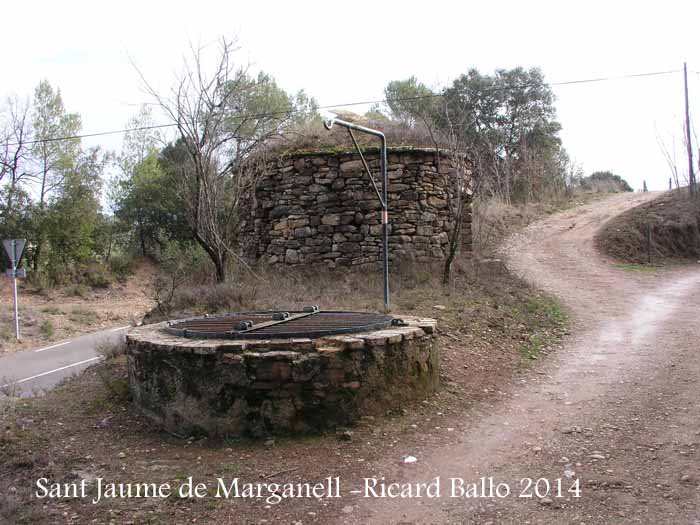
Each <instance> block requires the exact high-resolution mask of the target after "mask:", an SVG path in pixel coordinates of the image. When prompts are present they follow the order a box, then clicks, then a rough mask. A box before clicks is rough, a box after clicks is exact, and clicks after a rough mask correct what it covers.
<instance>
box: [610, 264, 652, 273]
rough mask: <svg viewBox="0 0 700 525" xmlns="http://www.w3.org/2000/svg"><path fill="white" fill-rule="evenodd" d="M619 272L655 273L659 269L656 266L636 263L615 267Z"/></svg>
mask: <svg viewBox="0 0 700 525" xmlns="http://www.w3.org/2000/svg"><path fill="white" fill-rule="evenodd" d="M617 267H618V268H620V269H621V270H625V271H628V272H651V273H653V272H655V271H657V270H658V269H659V267H658V266H654V265H651V264H636V263H620V264H618V265H617Z"/></svg>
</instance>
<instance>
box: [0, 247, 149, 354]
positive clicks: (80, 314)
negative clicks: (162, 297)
mask: <svg viewBox="0 0 700 525" xmlns="http://www.w3.org/2000/svg"><path fill="white" fill-rule="evenodd" d="M154 273H155V269H154V266H153V264H152V263H150V262H149V261H146V260H142V261H140V262H139V263H138V265H136V270H135V272H134V274H133V275H131V276H130V277H129V278H128V279H127V280H126V281H124V282H118V281H117V282H114V283H113V284H112V285H110V286H109V287H107V288H94V289H90V288H78V287H74V286H71V287H66V288H56V289H47V290H42V291H38V290H36V289H33V288H32V287H31V286H29V285H27V284H26V282H24V281H21V280H20V281H19V286H18V288H19V289H18V295H19V312H20V337H21V340H20V341H19V342H18V341H16V340H15V333H14V320H13V319H14V310H13V308H14V307H13V302H12V287H11V281H10V280H9V279H7V278H2V279H0V297H2V298H3V301H2V304H1V305H0V356H2V355H3V354H5V353H12V352H16V351H18V350H28V349H34V348H38V347H39V346H42V345H47V344H50V343H52V342H56V341H62V340H65V339H70V338H72V337H74V336H76V335H80V334H85V333H90V332H95V331H98V330H104V329H107V328H113V327H117V326H124V325H128V324H133V323H135V322H137V321H139V320H140V319H141V317H142V316H143V314H144V313H145V312H147V311H148V310H149V309H150V308H152V307H153V300H152V295H153V294H152V293H151V286H152V280H153V275H154ZM77 292H79V293H80V294H81V295H77Z"/></svg>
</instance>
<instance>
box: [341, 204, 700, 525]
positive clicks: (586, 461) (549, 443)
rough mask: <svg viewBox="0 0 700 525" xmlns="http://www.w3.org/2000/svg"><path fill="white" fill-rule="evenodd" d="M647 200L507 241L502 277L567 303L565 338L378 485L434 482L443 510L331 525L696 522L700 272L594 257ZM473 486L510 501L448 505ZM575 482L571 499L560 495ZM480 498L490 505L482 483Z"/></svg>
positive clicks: (565, 219) (376, 513) (405, 503)
mask: <svg viewBox="0 0 700 525" xmlns="http://www.w3.org/2000/svg"><path fill="white" fill-rule="evenodd" d="M650 197H651V196H650V195H648V194H647V195H639V194H636V195H635V194H627V195H619V196H615V197H612V198H610V199H608V200H605V201H602V202H596V203H593V204H590V205H587V206H584V207H581V208H577V209H576V210H573V211H569V212H565V213H561V214H558V215H555V216H552V217H550V218H548V219H546V220H544V221H542V222H539V223H537V224H535V225H533V226H531V227H530V228H528V229H527V230H525V232H524V233H523V234H521V235H519V236H517V237H516V238H513V239H511V240H510V242H509V243H508V246H506V248H505V252H506V253H507V256H508V260H509V266H510V267H511V268H512V269H513V270H514V271H516V272H518V273H520V274H522V275H523V276H524V277H526V278H527V279H528V280H529V281H531V282H533V283H535V284H536V285H538V286H540V287H542V288H544V289H546V290H548V291H551V292H553V293H554V294H556V295H557V296H558V297H560V298H561V299H562V301H563V302H564V304H565V306H566V307H567V308H568V310H569V311H570V313H571V314H572V317H573V319H574V329H573V334H574V335H572V336H570V337H569V338H568V339H567V340H566V341H565V342H564V347H563V349H562V350H560V351H559V352H557V353H556V354H555V355H554V356H552V357H550V358H548V360H547V361H545V362H543V363H540V364H538V366H535V367H533V370H532V371H531V373H528V374H525V375H524V376H523V377H522V378H521V379H520V380H519V381H520V382H519V384H516V385H510V386H507V385H504V386H503V392H502V395H501V396H500V398H499V400H498V401H497V402H495V403H494V404H491V405H487V406H484V407H482V408H481V409H480V412H475V413H472V414H469V415H467V416H465V419H464V420H463V421H461V422H459V427H460V428H456V429H455V432H454V434H455V438H454V440H453V442H452V443H451V444H450V445H448V446H444V447H439V448H433V449H431V448H426V449H424V450H422V451H418V453H417V454H416V455H417V457H418V461H417V462H416V463H413V464H403V463H402V464H396V463H393V464H386V465H384V466H382V467H381V468H379V470H378V471H377V472H375V473H374V474H373V475H375V476H377V477H379V478H381V477H382V476H383V477H385V478H386V480H387V482H399V483H407V482H430V481H432V480H434V478H435V477H436V476H437V477H439V481H440V497H439V498H428V497H421V498H415V497H414V498H410V499H409V498H395V499H388V498H385V499H375V498H365V499H361V500H358V502H357V504H358V505H359V508H358V507H356V508H355V509H354V511H352V512H349V513H348V515H347V516H343V517H342V518H341V519H340V520H339V521H340V522H343V523H349V522H357V523H377V524H379V523H381V524H383V523H585V524H589V523H693V524H698V523H700V463H699V462H698V454H700V403H698V398H699V396H700V386H699V384H698V378H700V353H699V352H698V351H697V350H698V346H699V345H698V342H697V341H698V339H699V337H700V326H699V325H698V323H697V312H698V311H700V293H699V292H700V269H699V268H696V267H685V268H681V269H675V270H673V271H657V272H638V271H630V270H624V269H621V268H618V267H616V266H615V265H614V264H613V263H612V262H611V261H609V260H606V259H605V258H603V257H602V256H601V255H599V254H598V253H597V252H596V250H595V249H594V246H593V236H594V233H595V232H596V230H597V229H598V228H599V227H600V225H601V224H602V223H603V222H604V221H605V220H606V219H608V218H609V217H612V216H614V215H616V214H618V213H620V212H622V211H624V210H626V209H628V208H630V207H632V206H636V205H638V204H640V203H641V202H643V201H644V200H646V199H648V198H650ZM481 477H486V478H489V477H491V478H493V480H494V483H504V484H507V485H508V487H509V488H510V495H509V496H507V497H503V498H498V497H471V498H459V497H451V496H452V495H453V494H455V493H459V490H457V491H456V492H455V493H453V492H452V491H451V488H452V483H451V478H462V479H463V480H464V485H463V486H464V487H466V486H467V484H468V483H475V482H479V481H480V478H481ZM523 478H531V479H533V480H537V479H540V478H544V479H547V480H549V483H550V485H551V487H552V489H551V490H550V491H549V492H547V491H546V489H545V482H544V481H541V482H540V483H539V485H538V488H539V489H540V490H539V493H540V496H546V497H542V498H540V497H537V494H536V493H535V492H534V490H533V487H530V490H524V489H526V488H527V484H528V483H527V481H525V482H521V480H522V479H523ZM576 479H578V480H579V483H580V489H581V495H580V497H579V498H575V497H573V496H574V494H573V493H571V492H568V489H569V488H570V486H571V485H572V484H573V483H574V482H575V480H576ZM557 480H562V481H561V486H562V497H557V493H556V492H557V490H556V487H557V485H558V483H559V482H557ZM533 485H534V484H533ZM487 487H488V482H487ZM504 490H505V489H504V488H502V493H504V492H503V491H504ZM523 491H524V494H525V495H527V494H531V495H532V496H533V497H531V498H526V497H519V496H520V495H521V493H523ZM477 494H480V495H482V496H489V494H488V493H487V494H485V495H484V494H483V493H482V492H481V484H480V483H479V484H478V493H477Z"/></svg>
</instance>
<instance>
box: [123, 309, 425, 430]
mask: <svg viewBox="0 0 700 525" xmlns="http://www.w3.org/2000/svg"><path fill="white" fill-rule="evenodd" d="M403 320H404V321H405V324H406V325H405V326H391V327H390V328H386V329H382V330H376V331H371V332H364V333H355V334H352V335H334V336H327V337H320V338H316V339H313V338H296V339H277V340H275V339H272V340H236V339H213V338H207V339H191V338H186V337H179V336H177V335H172V334H170V333H167V332H166V329H167V324H166V323H160V324H155V325H148V326H143V327H139V328H135V329H132V330H131V331H130V332H129V334H128V335H127V358H128V372H129V384H130V388H131V391H132V394H133V398H134V402H135V403H136V405H137V406H138V407H139V408H140V409H141V410H142V411H143V413H144V414H145V415H146V417H148V418H149V419H150V420H152V421H153V422H154V423H156V424H157V425H159V426H162V427H164V428H165V429H167V430H168V431H170V432H173V433H176V434H178V435H183V436H184V435H193V434H205V435H210V436H222V437H225V436H254V437H255V436H266V435H284V434H303V433H314V432H319V431H323V430H325V429H330V428H333V427H335V426H338V425H349V424H352V423H354V422H356V421H357V420H358V419H359V418H360V417H361V416H362V415H365V414H371V413H379V412H381V411H385V410H387V409H389V408H395V407H397V406H399V405H401V404H402V403H404V402H406V401H409V400H412V399H417V398H422V397H424V396H426V395H427V394H429V393H431V392H432V391H434V390H435V388H436V386H437V383H438V347H437V342H436V338H435V336H434V335H433V332H434V329H435V321H434V320H432V319H420V318H410V317H408V318H407V317H404V318H403Z"/></svg>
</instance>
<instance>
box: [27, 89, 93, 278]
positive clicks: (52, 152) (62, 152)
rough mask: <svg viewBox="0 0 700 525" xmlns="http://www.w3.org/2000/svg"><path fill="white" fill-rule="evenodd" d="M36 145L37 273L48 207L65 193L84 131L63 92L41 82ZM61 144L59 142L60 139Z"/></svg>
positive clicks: (36, 106) (35, 109)
mask: <svg viewBox="0 0 700 525" xmlns="http://www.w3.org/2000/svg"><path fill="white" fill-rule="evenodd" d="M32 123H33V127H34V140H35V142H34V144H33V145H32V148H31V155H32V160H33V163H34V165H35V166H36V170H35V173H34V178H35V179H36V181H37V183H38V188H39V189H38V194H37V197H38V202H37V210H36V216H35V218H34V222H35V225H36V243H35V249H34V271H35V272H36V271H39V270H40V268H41V262H42V254H43V251H44V245H45V244H46V228H47V224H46V220H47V217H46V207H47V203H48V199H49V197H50V196H51V195H52V194H54V193H55V192H57V191H60V190H61V189H62V185H63V184H64V181H65V179H66V177H67V176H68V175H69V174H70V173H71V171H72V170H73V169H74V168H75V163H76V162H77V159H78V156H79V155H80V139H79V138H66V137H75V136H76V135H77V134H78V133H79V132H80V129H81V127H82V124H81V121H80V115H78V114H77V113H66V110H65V108H64V106H63V100H62V99H61V92H60V90H55V91H54V89H53V87H51V84H50V83H49V82H48V80H42V81H41V82H40V83H39V85H38V86H37V88H36V90H35V92H34V106H33V110H32ZM59 138H60V140H57V139H59Z"/></svg>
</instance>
